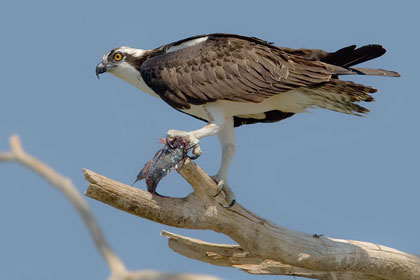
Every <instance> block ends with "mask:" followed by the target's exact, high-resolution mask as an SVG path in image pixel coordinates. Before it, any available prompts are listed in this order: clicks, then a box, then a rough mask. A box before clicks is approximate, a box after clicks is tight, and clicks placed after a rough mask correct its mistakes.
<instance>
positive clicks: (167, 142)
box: [165, 134, 175, 149]
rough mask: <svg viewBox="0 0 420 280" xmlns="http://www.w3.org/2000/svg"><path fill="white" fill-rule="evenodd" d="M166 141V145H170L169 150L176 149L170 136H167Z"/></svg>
mask: <svg viewBox="0 0 420 280" xmlns="http://www.w3.org/2000/svg"><path fill="white" fill-rule="evenodd" d="M165 140H166V145H168V147H169V148H171V149H175V146H174V145H173V144H172V142H171V140H170V138H169V136H168V134H166V137H165Z"/></svg>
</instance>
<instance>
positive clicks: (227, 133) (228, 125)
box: [212, 117, 236, 208]
mask: <svg viewBox="0 0 420 280" xmlns="http://www.w3.org/2000/svg"><path fill="white" fill-rule="evenodd" d="M217 136H218V138H219V142H220V145H221V146H222V162H221V164H220V168H219V171H218V172H217V174H216V175H214V176H212V178H213V180H215V181H216V182H217V183H218V191H217V193H216V194H215V196H217V195H219V193H220V192H221V191H222V190H224V192H225V194H226V198H227V200H228V201H230V203H229V205H228V206H224V207H227V208H229V207H232V206H233V205H234V204H235V201H236V198H235V194H234V193H233V192H232V190H231V188H230V187H229V185H228V183H227V175H228V171H229V166H230V163H231V162H232V158H233V155H234V154H235V135H234V131H233V117H228V118H226V119H225V125H224V126H223V128H222V129H220V131H219V133H218V134H217ZM222 206H223V205H222Z"/></svg>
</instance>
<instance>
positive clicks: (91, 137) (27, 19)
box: [0, 0, 420, 280]
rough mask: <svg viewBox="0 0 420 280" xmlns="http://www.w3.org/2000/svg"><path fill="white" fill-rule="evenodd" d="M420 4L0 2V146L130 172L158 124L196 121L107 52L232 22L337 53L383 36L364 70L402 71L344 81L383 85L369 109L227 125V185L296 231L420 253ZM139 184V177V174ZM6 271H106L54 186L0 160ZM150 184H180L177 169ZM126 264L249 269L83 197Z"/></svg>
mask: <svg viewBox="0 0 420 280" xmlns="http://www.w3.org/2000/svg"><path fill="white" fill-rule="evenodd" d="M419 3H420V2H419V1H404V2H401V3H397V2H391V1H147V2H146V1H80V0H74V1H10V0H2V1H1V2H0V34H1V44H0V49H1V67H0V77H1V83H0V106H1V107H0V108H1V109H0V150H8V149H9V144H8V138H9V136H10V135H11V134H13V133H17V134H19V135H20V136H21V139H22V141H23V144H24V147H25V148H26V150H27V151H28V152H30V153H32V154H33V155H35V156H37V157H38V158H40V159H42V160H43V161H45V162H46V163H48V164H49V165H51V166H53V167H54V168H55V169H56V170H57V171H59V172H60V173H62V174H63V175H65V176H68V177H70V178H71V179H72V180H73V182H74V183H75V185H76V186H77V188H78V189H79V190H80V192H82V193H83V192H84V191H85V190H86V187H87V183H86V181H85V180H84V178H83V176H82V173H81V169H82V168H88V169H91V170H94V171H96V172H98V173H101V174H104V175H106V176H108V177H111V178H114V179H116V180H119V181H122V182H126V183H131V182H132V181H133V180H134V178H135V176H136V175H137V173H138V171H139V170H140V169H141V168H142V167H143V165H144V163H145V162H146V161H148V160H149V159H150V158H151V157H152V156H153V155H154V153H155V151H156V150H158V149H159V148H160V144H159V142H158V139H159V138H162V137H163V136H164V135H165V133H166V131H167V130H168V129H171V128H173V129H181V130H192V129H196V128H199V127H201V126H202V125H203V123H202V122H200V121H198V120H195V119H193V118H190V117H188V116H186V115H184V114H181V113H178V112H177V111H175V110H173V109H171V108H170V107H169V106H168V105H166V104H165V103H164V102H162V101H160V100H158V99H156V98H153V97H151V96H149V95H146V94H145V93H142V92H140V91H139V90H138V89H136V88H134V87H132V86H131V85H129V84H127V83H125V82H123V81H122V80H119V79H117V78H115V77H113V76H111V75H103V76H102V79H101V80H97V79H96V77H95V74H94V70H95V66H96V64H97V63H98V62H99V61H100V60H101V58H102V55H103V54H104V53H105V52H107V51H109V50H110V49H112V48H114V47H118V46H121V45H129V46H133V47H138V48H144V49H150V48H154V47H158V46H160V45H162V44H165V43H169V42H173V41H175V40H178V39H181V38H185V37H187V36H191V35H197V34H203V33H211V32H227V33H238V34H243V35H248V36H256V37H259V38H261V39H265V40H268V41H274V42H275V43H276V44H277V45H279V46H288V47H295V48H299V47H307V48H320V49H325V50H328V51H334V50H336V49H339V48H341V47H345V46H348V45H351V44H357V45H363V44H369V43H379V44H382V45H384V46H385V48H386V49H387V50H388V52H387V53H386V54H385V55H384V56H383V57H381V58H379V59H377V60H374V61H371V62H368V63H366V64H365V66H366V67H378V68H385V69H390V70H395V71H399V72H400V73H401V74H402V76H403V77H402V78H399V79H397V78H382V77H352V79H353V80H355V81H357V82H359V83H365V84H368V85H371V86H373V87H376V88H378V89H379V90H380V92H379V93H376V94H375V98H376V102H374V103H370V104H366V106H367V107H368V108H369V109H370V110H371V111H372V112H371V113H370V114H369V115H368V116H367V117H365V118H358V117H354V116H349V115H344V114H339V113H335V112H330V111H326V110H313V111H312V113H310V114H301V115H298V116H294V117H292V118H290V119H288V120H285V121H282V122H279V123H275V124H260V125H250V126H245V127H241V128H238V129H237V130H236V139H237V153H236V156H235V158H234V161H233V163H232V167H231V170H230V185H231V187H232V188H233V189H234V191H235V193H236V195H237V197H238V200H239V202H240V203H241V204H243V205H244V206H245V207H247V208H248V209H250V210H252V211H254V212H256V213H257V214H259V215H261V216H263V217H265V218H268V219H270V220H272V221H273V222H275V223H277V224H279V225H281V226H285V227H288V228H290V229H293V230H297V231H301V232H306V233H310V234H312V233H318V234H325V235H326V236H330V237H335V238H343V239H353V240H361V241H369V242H375V243H378V244H382V245H387V246H390V247H393V248H396V249H400V250H403V251H406V252H410V253H417V254H419V253H420V243H419V240H418V237H419V236H420V223H419V213H420V203H419V201H420V186H419V179H418V174H419V171H420V170H419V156H420V153H419V146H418V145H419V142H420V132H419V116H418V108H419V104H420V93H419V92H418V91H419V90H418V81H419V70H418V65H419V62H420V61H419V55H418V53H419V50H418V48H419V46H420V36H419V33H418V28H419V26H420V20H419V17H418V12H419V11H420V4H419ZM213 138H214V139H204V140H202V144H201V148H202V150H203V155H202V156H201V158H200V159H199V160H198V161H197V162H198V163H199V164H200V166H202V167H203V168H204V169H205V170H206V171H208V173H210V174H214V173H215V172H216V171H217V168H218V164H219V157H220V154H219V153H220V148H219V144H218V142H217V140H216V139H215V137H213ZM138 186H139V187H142V188H145V184H144V182H143V183H140V184H138ZM0 187H1V196H0V221H1V230H0V271H1V274H2V279H9V280H14V279H43V280H47V279H54V280H55V279H62V280H66V279H105V278H106V277H107V276H108V275H109V271H108V268H107V266H106V265H105V262H104V261H103V260H102V259H101V257H100V255H99V253H98V252H97V251H96V249H95V248H94V246H93V244H92V242H91V239H90V236H89V235H88V233H87V230H86V229H85V228H84V226H83V225H82V222H81V220H80V219H79V217H78V215H77V214H76V212H75V210H74V209H73V208H72V206H71V205H70V203H69V202H68V201H67V200H66V199H64V197H63V195H62V194H61V193H59V192H58V191H56V190H54V189H52V188H51V187H50V186H49V185H48V184H47V183H46V182H45V181H43V180H42V179H40V178H39V177H38V176H36V175H34V174H32V173H31V172H30V171H28V170H26V169H23V168H22V167H20V166H17V165H15V164H9V163H2V164H0ZM159 192H160V193H162V194H167V195H174V196H184V195H186V194H187V193H189V192H190V188H189V186H188V185H187V183H186V182H184V181H183V180H182V179H181V178H180V176H179V175H178V174H177V173H176V172H174V173H172V174H171V175H170V176H168V177H167V178H165V179H164V180H163V181H162V182H161V184H160V185H159ZM88 203H89V205H90V207H91V208H92V210H93V212H94V214H95V215H96V217H97V219H98V220H99V223H100V224H101V226H102V227H103V230H104V231H105V234H106V237H107V239H108V240H109V242H110V244H111V246H112V247H113V249H115V251H116V252H117V253H118V254H119V255H120V257H121V258H122V259H123V260H124V262H125V263H126V264H127V266H128V267H129V268H130V269H142V268H144V269H158V270H164V271H168V272H190V273H208V274H213V275H217V276H220V277H222V278H224V279H245V280H246V279H260V278H261V279H289V278H287V277H278V276H265V277H263V276H260V277H257V276H253V275H248V274H245V273H243V272H241V271H240V270H236V269H232V268H223V267H216V266H212V265H209V264H205V263H201V262H198V261H194V260H190V259H187V258H185V257H183V256H180V255H178V254H176V253H174V252H172V251H171V250H170V249H169V248H168V247H167V242H166V239H165V238H164V237H161V236H160V235H159V233H160V231H161V230H162V229H164V230H169V231H173V232H175V233H180V234H184V235H187V236H191V237H195V238H200V239H203V240H205V241H209V242H221V243H231V242H232V241H231V240H229V239H228V238H226V237H224V236H222V235H220V234H216V233H213V232H204V231H187V230H181V229H174V228H169V227H166V226H163V225H160V224H156V223H153V222H150V221H147V220H144V219H141V218H138V217H135V216H132V215H129V214H127V213H124V212H121V211H118V210H116V209H114V208H111V207H109V206H107V205H105V204H101V203H99V202H97V201H94V200H91V199H88Z"/></svg>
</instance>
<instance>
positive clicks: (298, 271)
mask: <svg viewBox="0 0 420 280" xmlns="http://www.w3.org/2000/svg"><path fill="white" fill-rule="evenodd" d="M178 172H179V173H180V174H181V175H182V176H183V177H184V178H185V179H186V180H187V181H188V183H190V185H191V186H192V188H193V189H194V191H193V192H192V193H191V194H189V195H188V196H187V197H185V198H162V197H158V196H152V195H151V194H150V193H148V192H146V191H143V190H140V189H137V188H134V187H131V186H128V185H125V184H123V183H120V182H117V181H114V180H112V179H109V178H106V177H104V176H102V175H99V174H96V173H94V172H92V171H89V170H84V174H85V177H86V179H87V180H88V181H89V183H90V184H89V187H88V190H87V193H86V195H87V196H89V197H91V198H94V199H97V200H99V201H102V202H104V203H107V204H109V205H111V206H113V207H115V208H118V209H120V210H123V211H126V212H128V213H131V214H134V215H137V216H139V217H143V218H146V219H149V220H152V221H155V222H158V223H162V224H165V225H169V226H174V227H180V228H188V229H205V230H213V231H215V232H220V233H223V234H225V235H228V236H229V237H230V238H232V239H233V240H235V241H236V242H237V243H238V244H239V245H220V244H212V243H206V242H203V241H200V240H196V239H191V238H188V237H182V236H179V235H175V234H172V233H168V232H163V235H165V236H166V237H168V238H169V246H170V247H171V248H172V249H173V250H175V251H176V252H178V253H180V254H182V255H184V256H187V257H190V258H193V259H197V260H200V261H204V262H208V263H211V264H214V265H222V266H232V267H237V268H240V269H243V270H244V271H246V272H249V273H254V274H281V275H295V276H301V277H307V278H314V279H334V280H335V279H389V280H391V279H399V280H405V279H406V280H409V279H410V280H415V279H420V258H419V257H418V256H415V255H410V254H407V253H404V252H401V251H398V250H395V249H392V248H389V247H385V246H382V245H377V244H373V243H368V242H361V241H352V240H341V239H334V238H328V237H316V236H315V237H314V236H313V235H310V234H305V233H300V232H295V231H292V230H289V229H286V228H284V227H280V226H277V225H275V224H274V223H272V222H270V221H268V220H265V219H263V218H261V217H259V216H257V215H256V214H254V213H252V212H251V211H249V210H247V209H245V208H244V207H242V206H241V205H240V204H239V203H237V204H235V206H233V207H232V208H229V209H226V208H223V207H222V206H220V203H223V204H226V201H224V200H223V197H216V198H214V197H213V194H214V193H215V192H216V190H217V186H216V184H215V183H214V181H213V180H212V179H211V178H210V177H209V176H208V175H207V174H206V173H205V172H204V171H203V170H202V169H201V168H200V167H199V166H197V165H196V164H195V163H194V162H192V161H190V160H186V161H185V163H184V165H183V166H182V167H181V168H179V169H178Z"/></svg>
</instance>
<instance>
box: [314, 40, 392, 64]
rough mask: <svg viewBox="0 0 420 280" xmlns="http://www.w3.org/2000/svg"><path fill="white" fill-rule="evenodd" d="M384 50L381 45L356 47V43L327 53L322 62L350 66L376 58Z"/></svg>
mask: <svg viewBox="0 0 420 280" xmlns="http://www.w3.org/2000/svg"><path fill="white" fill-rule="evenodd" d="M385 52H386V50H385V49H384V48H383V47H382V46H381V45H366V46H363V47H360V48H358V49H356V45H352V46H348V47H345V48H342V49H340V50H338V51H336V52H334V53H329V54H328V55H327V56H325V57H324V58H322V60H321V61H322V62H325V63H328V64H333V65H337V66H341V67H345V68H348V67H351V66H353V65H356V64H360V63H363V62H365V61H368V60H371V59H374V58H377V57H379V56H381V55H383V54H384V53H385Z"/></svg>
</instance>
